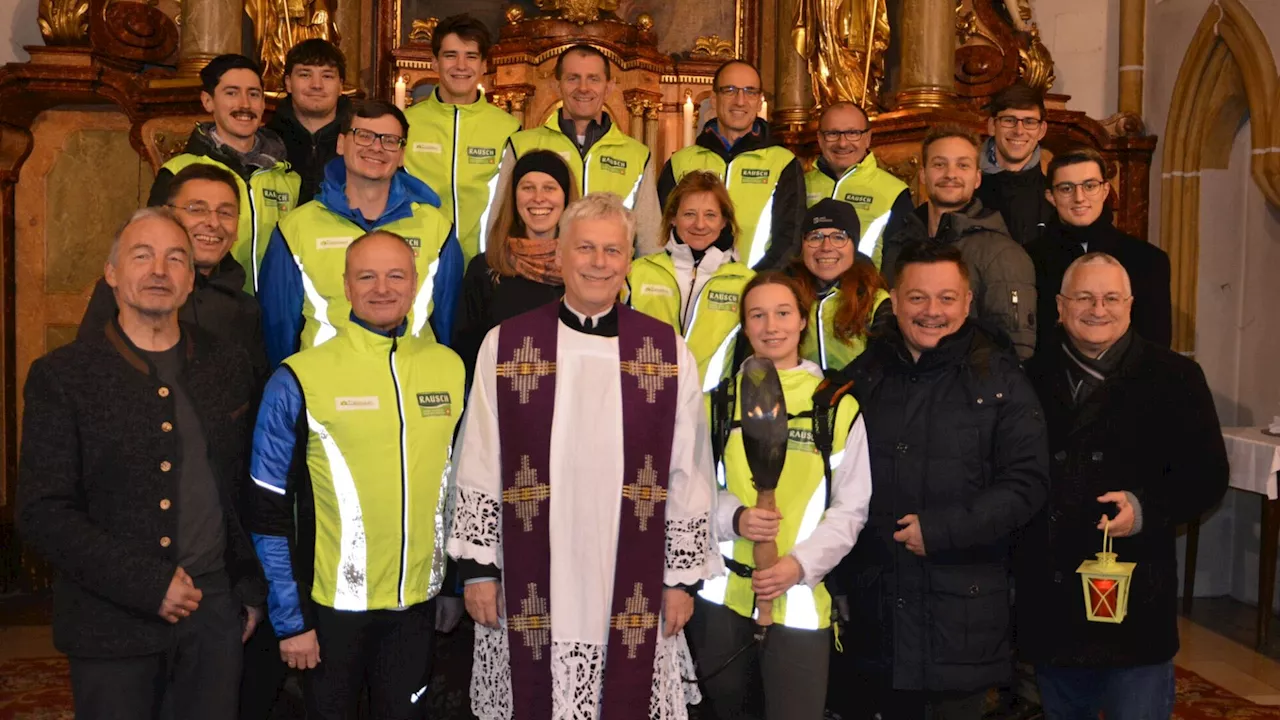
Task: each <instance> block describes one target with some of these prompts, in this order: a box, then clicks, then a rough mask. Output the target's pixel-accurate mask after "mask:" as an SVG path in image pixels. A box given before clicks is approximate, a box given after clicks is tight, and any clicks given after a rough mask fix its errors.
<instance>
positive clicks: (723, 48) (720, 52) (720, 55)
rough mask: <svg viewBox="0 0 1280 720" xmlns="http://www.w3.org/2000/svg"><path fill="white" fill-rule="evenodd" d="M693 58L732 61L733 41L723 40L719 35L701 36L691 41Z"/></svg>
mask: <svg viewBox="0 0 1280 720" xmlns="http://www.w3.org/2000/svg"><path fill="white" fill-rule="evenodd" d="M689 54H690V55H691V56H693V57H710V58H713V59H716V60H732V59H733V58H734V57H735V55H734V52H733V41H732V40H724V39H722V38H721V37H720V36H719V35H703V36H702V37H699V38H698V39H696V40H694V41H693V51H692V52H690V53H689Z"/></svg>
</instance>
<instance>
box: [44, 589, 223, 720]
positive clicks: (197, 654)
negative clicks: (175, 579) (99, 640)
mask: <svg viewBox="0 0 1280 720" xmlns="http://www.w3.org/2000/svg"><path fill="white" fill-rule="evenodd" d="M199 585H200V584H199V583H197V586H199ZM201 589H202V590H203V591H204V598H203V599H201V601H200V607H199V609H197V610H196V611H195V612H194V613H192V614H191V616H190V617H187V618H183V619H182V620H179V621H178V624H177V625H175V626H174V633H173V641H172V643H171V645H170V647H169V649H167V650H166V651H164V652H161V653H156V654H153V655H142V656H138V657H129V658H84V657H71V658H69V660H70V665H71V693H72V696H73V698H74V699H75V706H76V718H78V720H162V719H163V720H169V719H171V718H172V719H175V720H235V718H236V713H237V696H238V692H237V690H238V689H239V687H240V663H241V653H242V652H243V650H242V648H241V645H240V633H241V619H240V609H241V608H240V603H239V602H238V601H237V600H236V599H235V597H234V596H233V595H232V594H231V593H230V592H228V591H226V590H225V589H223V590H217V591H211V590H210V589H209V588H204V587H202V588H201Z"/></svg>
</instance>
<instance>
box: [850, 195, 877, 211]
mask: <svg viewBox="0 0 1280 720" xmlns="http://www.w3.org/2000/svg"><path fill="white" fill-rule="evenodd" d="M874 200H875V198H873V197H871V196H870V195H858V194H856V193H845V194H844V201H845V202H847V203H849V204H850V205H855V206H857V207H858V208H860V209H862V210H869V209H870V208H871V203H872V202H873V201H874Z"/></svg>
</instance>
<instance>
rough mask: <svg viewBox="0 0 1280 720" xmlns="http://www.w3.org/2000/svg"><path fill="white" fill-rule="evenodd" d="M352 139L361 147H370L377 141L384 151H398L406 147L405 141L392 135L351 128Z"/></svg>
mask: <svg viewBox="0 0 1280 720" xmlns="http://www.w3.org/2000/svg"><path fill="white" fill-rule="evenodd" d="M351 139H352V140H355V141H356V144H357V145H359V146H360V147H369V146H370V145H373V143H374V141H375V140H376V141H377V142H378V144H379V145H381V146H382V149H383V150H390V151H393V152H394V151H396V150H399V149H400V148H402V147H404V143H405V140H404V138H403V137H401V136H399V135H395V134H392V133H376V132H374V131H372V130H365V129H364V128H351Z"/></svg>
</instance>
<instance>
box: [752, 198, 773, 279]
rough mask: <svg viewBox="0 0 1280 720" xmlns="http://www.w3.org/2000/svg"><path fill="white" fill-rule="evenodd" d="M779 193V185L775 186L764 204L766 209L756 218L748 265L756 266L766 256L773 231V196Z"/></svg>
mask: <svg viewBox="0 0 1280 720" xmlns="http://www.w3.org/2000/svg"><path fill="white" fill-rule="evenodd" d="M777 194H778V186H777V185H774V186H773V192H771V193H769V202H767V203H765V204H764V209H763V210H761V211H760V218H759V219H758V220H756V231H755V234H754V235H752V236H751V254H750V256H748V257H747V267H755V266H756V264H757V263H759V262H760V260H761V259H763V258H764V251H765V249H766V248H768V246H769V237H770V233H772V232H773V198H774V196H775V195H777Z"/></svg>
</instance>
